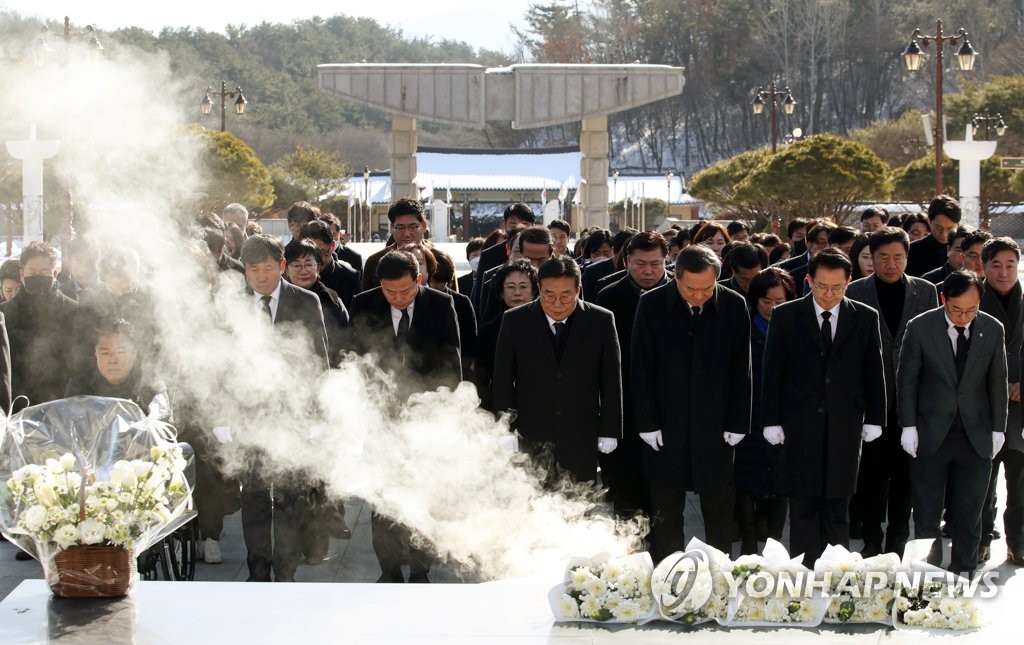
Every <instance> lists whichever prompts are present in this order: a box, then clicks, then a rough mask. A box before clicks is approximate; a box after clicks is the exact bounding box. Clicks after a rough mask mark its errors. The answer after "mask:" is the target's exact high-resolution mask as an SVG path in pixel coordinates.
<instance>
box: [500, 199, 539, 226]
mask: <svg viewBox="0 0 1024 645" xmlns="http://www.w3.org/2000/svg"><path fill="white" fill-rule="evenodd" d="M510 217H516V218H518V219H521V220H523V221H524V222H529V223H531V224H533V222H534V221H535V220H536V219H537V218H536V216H535V215H534V214H533V209H532V208H530V207H529V206H527V205H526V204H524V203H522V202H513V203H511V204H509V205H508V206H506V207H505V212H504V213H502V214H501V221H503V222H507V221H508V220H509V218H510Z"/></svg>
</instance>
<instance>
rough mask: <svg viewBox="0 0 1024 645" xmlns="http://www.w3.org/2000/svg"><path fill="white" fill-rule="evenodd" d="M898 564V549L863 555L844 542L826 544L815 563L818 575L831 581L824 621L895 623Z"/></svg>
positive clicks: (829, 582)
mask: <svg viewBox="0 0 1024 645" xmlns="http://www.w3.org/2000/svg"><path fill="white" fill-rule="evenodd" d="M899 568H900V558H899V556H898V555H896V554H895V553H883V554H881V555H877V556H874V557H870V558H863V557H861V555H860V554H859V553H852V552H850V551H848V550H847V549H845V548H844V547H842V546H837V545H829V546H828V547H826V548H825V551H824V552H823V553H822V554H821V557H820V558H818V561H817V562H815V563H814V573H815V575H816V576H817V577H818V578H819V579H822V580H824V581H826V582H827V583H828V596H829V605H828V610H827V611H826V612H825V618H824V622H826V623H880V624H883V625H892V603H893V601H894V599H895V597H896V571H897V570H898V569H899Z"/></svg>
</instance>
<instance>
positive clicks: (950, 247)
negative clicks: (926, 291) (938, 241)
mask: <svg viewBox="0 0 1024 645" xmlns="http://www.w3.org/2000/svg"><path fill="white" fill-rule="evenodd" d="M972 231H973V229H971V228H970V227H969V226H957V227H956V230H955V231H953V232H952V233H950V234H949V239H948V240H947V242H946V261H945V263H943V265H942V266H940V267H939V268H938V269H932V270H931V271H929V272H928V273H925V274H924V275H922V276H921V277H922V278H924V279H925V280H927V281H928V282H931V283H932V284H939V283H940V282H942V281H943V280H945V279H946V276H947V275H949V274H950V273H953V272H954V271H959V270H960V269H962V268H963V267H964V248H963V244H964V238H965V237H967V235H968V233H971V232H972Z"/></svg>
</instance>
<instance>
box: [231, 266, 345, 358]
mask: <svg viewBox="0 0 1024 645" xmlns="http://www.w3.org/2000/svg"><path fill="white" fill-rule="evenodd" d="M245 293H246V295H248V296H249V297H252V296H253V290H252V287H250V286H246V287H245ZM278 298H279V300H278V302H277V315H276V316H274V331H275V332H277V333H279V334H283V335H285V336H287V337H288V338H294V332H293V331H292V330H294V329H295V328H296V327H298V328H300V329H302V330H303V331H304V332H305V334H306V337H307V338H308V339H309V343H310V344H309V347H310V348H311V350H312V353H313V355H314V356H316V357H317V361H318V362H319V363H321V364H322V366H323V369H327V368H329V367H330V364H329V359H328V349H327V348H328V341H327V327H326V326H325V325H324V313H323V310H322V309H321V307H320V298H318V297H317V295H316V294H315V293H313V292H312V291H307V290H306V289H303V288H302V287H297V286H295V285H294V284H292V283H290V282H287V281H286V280H284V279H282V280H281V293H280V294H279V296H278ZM294 359H295V360H301V359H302V357H299V356H296V357H294Z"/></svg>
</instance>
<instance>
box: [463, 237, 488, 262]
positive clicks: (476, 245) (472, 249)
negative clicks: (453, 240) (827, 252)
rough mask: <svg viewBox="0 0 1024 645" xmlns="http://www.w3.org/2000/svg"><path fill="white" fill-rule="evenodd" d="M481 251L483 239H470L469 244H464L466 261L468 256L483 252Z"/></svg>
mask: <svg viewBox="0 0 1024 645" xmlns="http://www.w3.org/2000/svg"><path fill="white" fill-rule="evenodd" d="M483 250H484V238H482V237H474V238H473V239H471V240H470V241H469V242H467V243H466V259H467V260H468V259H469V256H471V255H473V254H474V253H476V252H477V251H483Z"/></svg>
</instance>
